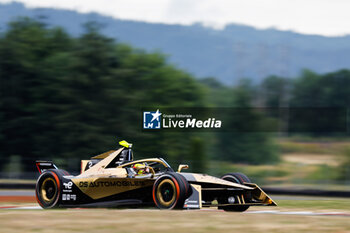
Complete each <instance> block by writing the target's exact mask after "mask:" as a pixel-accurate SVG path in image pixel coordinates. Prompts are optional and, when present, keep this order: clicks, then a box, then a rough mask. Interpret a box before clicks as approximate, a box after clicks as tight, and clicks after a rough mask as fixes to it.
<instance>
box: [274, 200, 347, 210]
mask: <svg viewBox="0 0 350 233" xmlns="http://www.w3.org/2000/svg"><path fill="white" fill-rule="evenodd" d="M277 204H278V207H279V208H281V209H291V208H292V209H303V210H341V211H350V199H349V198H348V199H346V198H344V199H338V198H337V199H335V198H329V199H326V198H325V199H321V200H278V201H277Z"/></svg>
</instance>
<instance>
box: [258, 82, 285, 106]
mask: <svg viewBox="0 0 350 233" xmlns="http://www.w3.org/2000/svg"><path fill="white" fill-rule="evenodd" d="M289 86H290V81H289V80H288V79H286V78H283V77H278V76H269V77H267V78H265V79H264V80H263V82H262V84H261V92H262V93H261V95H262V99H263V100H264V106H265V107H274V108H279V107H287V106H288V97H289V95H290V93H289V90H290V88H289Z"/></svg>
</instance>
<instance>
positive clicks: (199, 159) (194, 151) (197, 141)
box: [190, 137, 207, 173]
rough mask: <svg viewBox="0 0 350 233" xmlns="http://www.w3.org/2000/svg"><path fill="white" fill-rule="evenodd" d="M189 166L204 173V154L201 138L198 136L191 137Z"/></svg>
mask: <svg viewBox="0 0 350 233" xmlns="http://www.w3.org/2000/svg"><path fill="white" fill-rule="evenodd" d="M190 156H191V165H192V166H191V167H190V169H191V170H192V171H193V172H200V173H204V172H205V170H206V161H207V158H206V155H205V149H204V143H203V140H202V139H201V138H199V137H193V138H191V146H190Z"/></svg>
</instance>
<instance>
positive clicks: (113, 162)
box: [36, 141, 276, 211]
mask: <svg viewBox="0 0 350 233" xmlns="http://www.w3.org/2000/svg"><path fill="white" fill-rule="evenodd" d="M119 144H120V145H121V148H119V149H118V150H112V151H108V152H105V153H103V154H100V155H98V156H95V157H92V158H91V159H90V160H82V161H81V174H80V175H78V176H72V175H70V174H69V173H68V172H66V171H64V170H61V169H58V168H57V167H56V166H55V165H54V164H53V163H52V162H48V161H37V162H36V165H37V168H38V170H39V172H40V173H41V175H40V176H39V178H38V180H37V183H36V197H37V201H38V203H39V205H40V206H41V207H43V208H57V207H63V208H69V207H118V206H130V207H131V206H133V207H142V206H156V207H158V208H160V209H200V208H203V207H218V208H219V209H223V210H226V211H245V210H247V209H248V208H249V206H261V205H263V206H267V205H270V206H275V205H276V203H275V202H274V201H273V200H272V199H271V198H270V197H269V196H268V195H267V194H266V193H265V192H264V191H262V190H261V188H259V186H257V185H256V184H254V183H251V182H250V180H249V178H248V177H247V176H245V175H244V174H242V173H228V174H226V175H223V176H222V177H221V178H217V177H213V176H210V175H205V174H196V173H185V172H181V170H182V169H186V168H188V166H187V165H179V168H178V170H177V172H175V171H174V170H173V169H172V168H171V167H170V165H169V164H168V163H167V162H166V161H165V160H164V159H162V158H150V159H142V160H136V161H134V160H133V153H132V149H131V144H129V143H127V142H126V141H121V142H120V143H119Z"/></svg>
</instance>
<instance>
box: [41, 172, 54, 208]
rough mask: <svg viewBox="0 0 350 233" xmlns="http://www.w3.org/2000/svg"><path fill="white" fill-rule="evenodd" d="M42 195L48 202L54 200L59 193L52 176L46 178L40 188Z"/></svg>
mask: <svg viewBox="0 0 350 233" xmlns="http://www.w3.org/2000/svg"><path fill="white" fill-rule="evenodd" d="M40 193H41V197H42V198H43V200H44V201H45V202H46V203H50V202H52V201H53V200H54V199H55V197H56V194H57V184H56V181H55V180H54V179H52V178H51V177H49V178H47V179H45V180H44V182H43V184H42V185H41V189H40Z"/></svg>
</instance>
